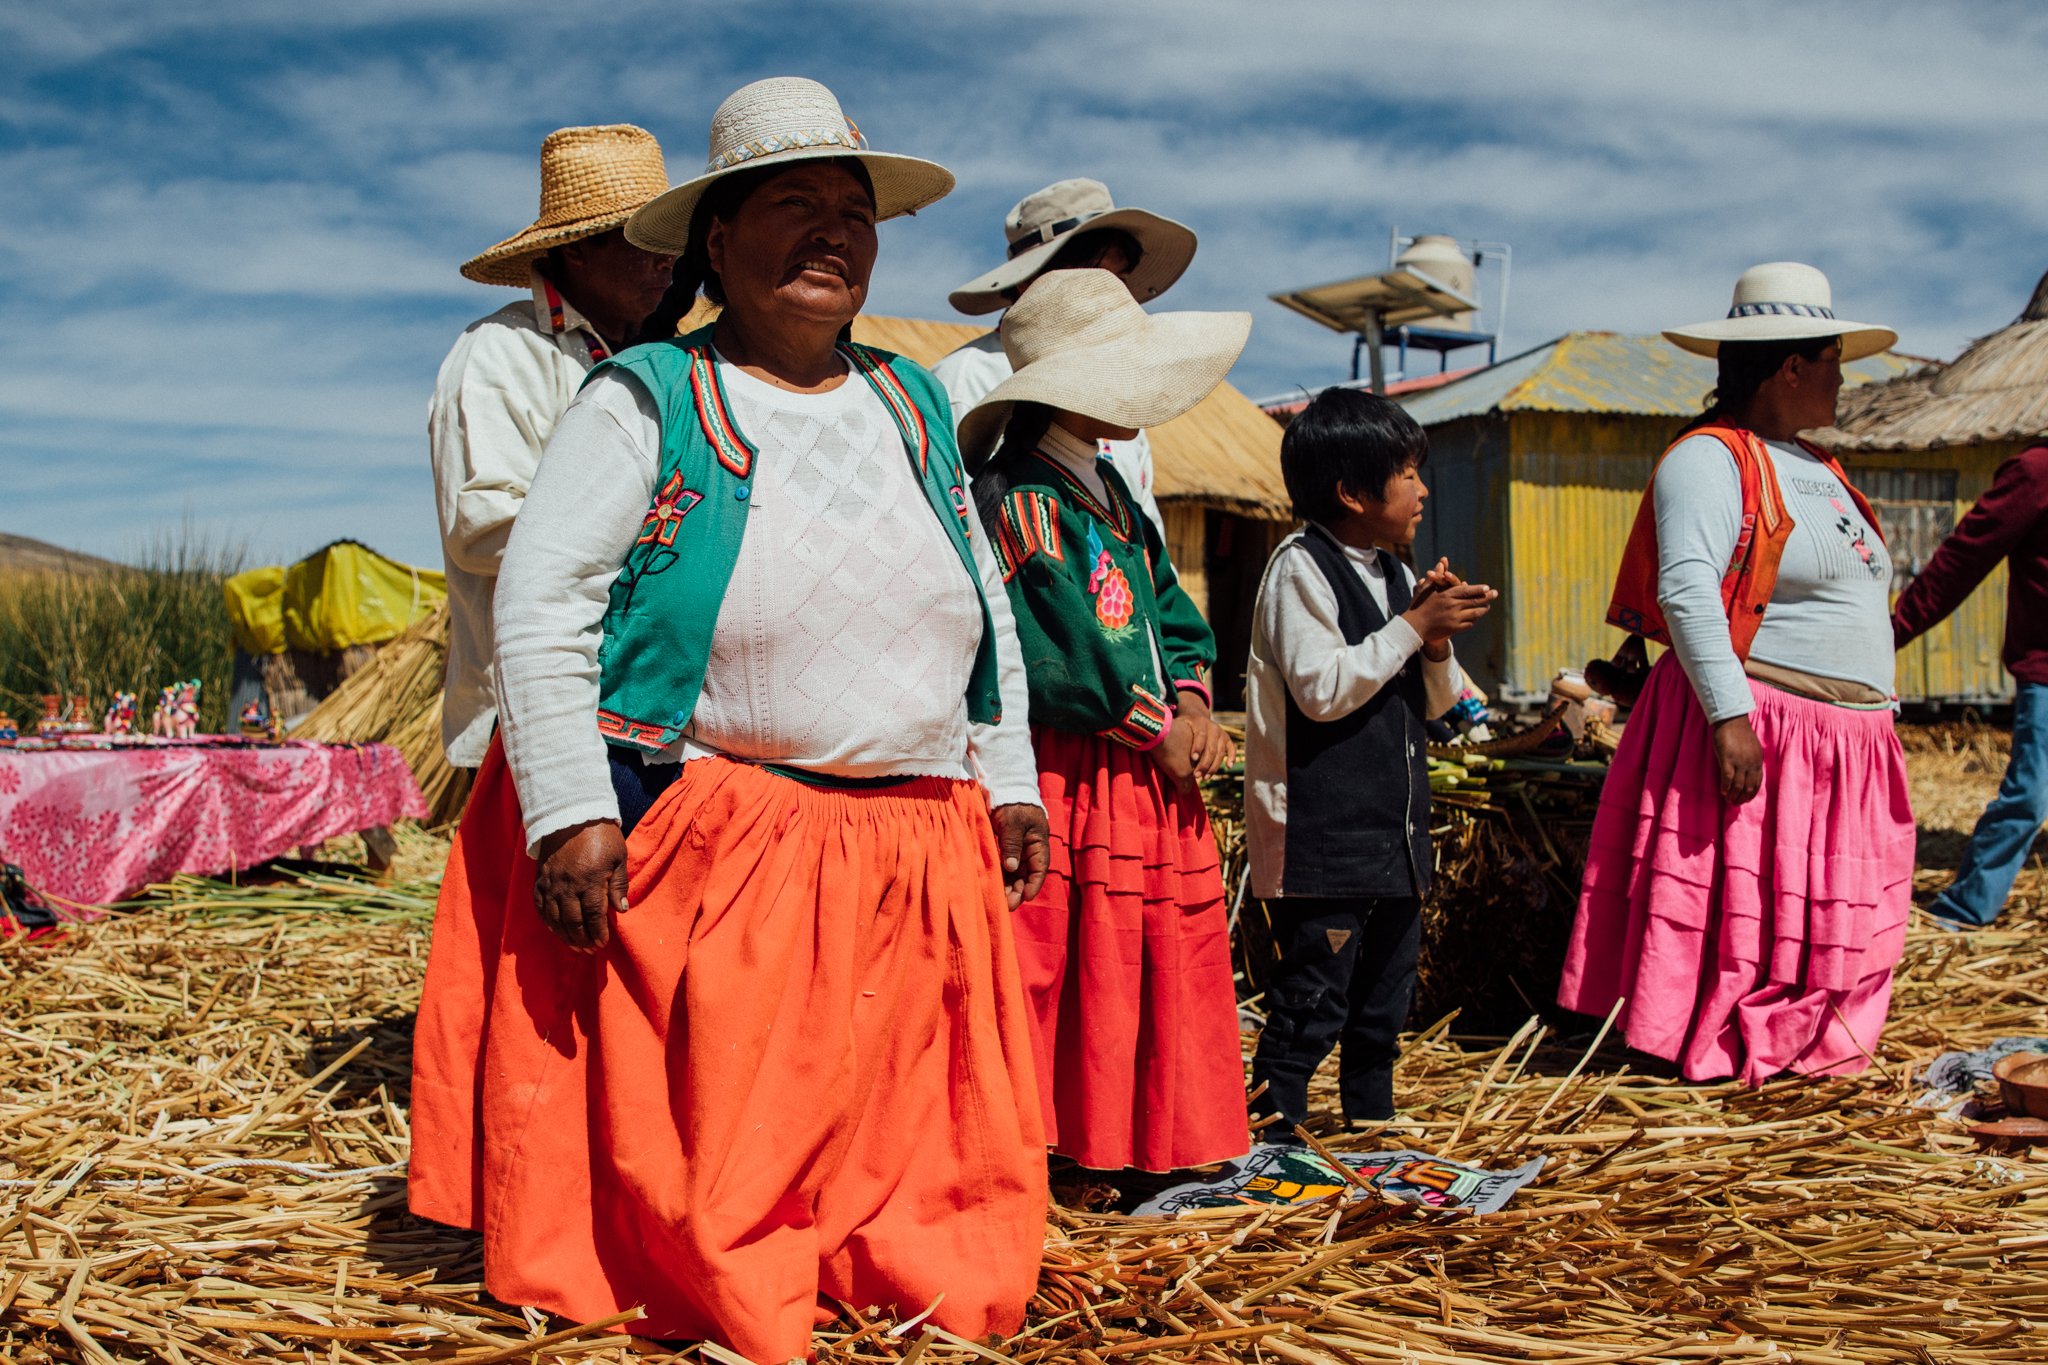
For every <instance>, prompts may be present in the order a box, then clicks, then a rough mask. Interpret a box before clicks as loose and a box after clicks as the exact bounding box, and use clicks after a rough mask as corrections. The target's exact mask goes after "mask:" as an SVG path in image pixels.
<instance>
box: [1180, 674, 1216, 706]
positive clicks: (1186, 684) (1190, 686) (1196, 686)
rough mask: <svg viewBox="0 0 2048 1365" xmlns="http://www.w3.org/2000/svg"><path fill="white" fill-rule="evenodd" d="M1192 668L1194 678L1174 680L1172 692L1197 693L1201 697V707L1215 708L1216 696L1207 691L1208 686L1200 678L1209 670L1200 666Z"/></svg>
mask: <svg viewBox="0 0 2048 1365" xmlns="http://www.w3.org/2000/svg"><path fill="white" fill-rule="evenodd" d="M1193 667H1194V673H1195V676H1194V677H1192V678H1175V679H1174V680H1173V690H1174V691H1176V692H1196V693H1199V694H1200V695H1201V698H1202V703H1203V705H1205V706H1210V707H1213V706H1215V705H1216V694H1215V693H1214V692H1211V691H1210V690H1209V684H1208V683H1207V682H1206V681H1204V680H1203V677H1202V675H1203V674H1204V673H1207V672H1208V671H1209V670H1208V669H1206V668H1204V667H1203V666H1202V665H1200V664H1195V665H1194V666H1193Z"/></svg>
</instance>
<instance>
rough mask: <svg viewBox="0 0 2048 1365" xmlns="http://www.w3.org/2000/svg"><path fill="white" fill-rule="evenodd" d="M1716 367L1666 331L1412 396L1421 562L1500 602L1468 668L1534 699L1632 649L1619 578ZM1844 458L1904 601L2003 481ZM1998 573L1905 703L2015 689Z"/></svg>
mask: <svg viewBox="0 0 2048 1365" xmlns="http://www.w3.org/2000/svg"><path fill="white" fill-rule="evenodd" d="M1924 363H1925V362H1922V361H1919V360H1915V359H1912V358H1910V357H1906V356H1900V355H1896V354H1892V353H1886V354H1883V355H1877V356H1872V357H1870V358H1869V359H1866V360H1859V361H1855V362H1853V363H1851V364H1849V365H1846V366H1844V367H1843V373H1844V377H1845V379H1846V381H1847V384H1848V385H1850V386H1861V385H1866V384H1871V383H1874V382H1882V381H1885V380H1890V379H1894V378H1897V377H1899V376H1901V375H1904V374H1906V373H1908V372H1910V371H1912V370H1915V369H1917V368H1919V367H1920V366H1922V365H1923V364H1924ZM1713 386H1714V364H1713V362H1712V361H1710V360H1706V359H1704V358H1702V357H1699V356H1694V355H1689V354H1687V353H1686V352H1684V351H1681V350H1679V349H1678V348H1677V347H1675V346H1673V345H1671V344H1670V343H1669V342H1666V341H1665V340H1663V339H1662V338H1661V337H1655V336H1623V335H1620V334H1617V333H1613V332H1573V333H1570V334H1568V335H1566V336H1562V337H1559V338H1558V339H1557V340H1555V341H1552V342H1549V343H1547V344H1545V345H1543V346H1539V347H1537V348H1535V349H1534V350H1531V351H1528V352H1525V353H1523V354H1522V355H1518V356H1515V357H1513V358H1512V359H1509V360H1504V361H1502V362H1501V363H1500V364H1498V365H1494V366H1490V367H1488V368H1487V369H1484V370H1480V371H1478V372H1477V373H1474V374H1472V375H1469V376H1466V377H1464V378H1461V379H1457V380H1454V381H1452V382H1451V383H1448V384H1443V385H1440V386H1438V387H1435V388H1432V389H1428V390H1425V391H1422V392H1419V393H1415V394H1413V395H1409V396H1403V397H1402V399H1401V401H1402V402H1403V404H1404V405H1405V406H1406V407H1407V409H1408V410H1409V412H1411V413H1412V414H1414V416H1415V419H1416V420H1417V421H1419V422H1420V423H1422V425H1423V426H1424V427H1425V428H1427V429H1428V431H1429V436H1430V457H1429V470H1428V482H1429V485H1430V490H1431V494H1432V496H1431V497H1430V500H1429V503H1428V507H1427V510H1426V512H1425V515H1424V521H1423V528H1422V532H1421V534H1420V536H1419V538H1418V541H1417V546H1416V560H1417V562H1418V563H1430V562H1433V561H1434V560H1435V558H1436V556H1438V555H1440V554H1441V555H1449V556H1450V559H1451V563H1452V565H1453V566H1454V567H1455V568H1457V569H1458V570H1459V572H1461V573H1463V574H1464V575H1465V576H1466V577H1468V578H1471V579H1474V580H1476V581H1481V582H1486V583H1491V584H1493V585H1494V586H1495V587H1498V588H1499V589H1500V590H1501V602H1500V605H1499V606H1498V607H1496V608H1495V610H1494V611H1493V612H1492V613H1490V614H1489V615H1488V616H1487V618H1486V620H1485V621H1484V622H1483V623H1482V624H1481V625H1480V626H1479V627H1478V628H1477V629H1475V630H1474V631H1472V632H1471V634H1470V635H1468V636H1466V637H1464V638H1462V639H1461V640H1460V641H1459V644H1458V657H1459V660H1460V662H1461V663H1462V664H1463V665H1464V666H1465V668H1466V669H1467V670H1468V671H1469V672H1470V673H1471V675H1472V677H1473V679H1474V680H1475V681H1476V682H1478V683H1479V685H1480V686H1481V687H1483V688H1485V689H1486V690H1487V691H1488V692H1489V693H1491V694H1492V695H1493V696H1495V697H1496V698H1498V699H1501V700H1504V701H1510V702H1529V701H1536V700H1538V699H1540V698H1541V697H1542V696H1544V695H1545V694H1546V693H1547V692H1548V691H1549V686H1550V679H1551V677H1552V676H1553V675H1554V674H1555V673H1556V671H1557V670H1558V669H1560V668H1576V667H1579V666H1580V665H1582V664H1584V663H1585V662H1586V661H1587V660H1588V659H1592V658H1599V657H1604V656H1605V655H1608V654H1611V653H1612V652H1613V651H1614V647H1615V646H1616V645H1617V644H1618V643H1619V642H1620V636H1619V634H1618V633H1617V632H1616V631H1615V630H1614V629H1613V628H1612V627H1611V626H1609V625H1607V624H1606V615H1607V599H1608V595H1609V594H1610V593H1611V592H1612V590H1613V587H1614V571H1615V566H1616V564H1617V562H1618V561H1619V559H1620V557H1621V550H1622V546H1623V545H1624V544H1625V543H1626V542H1627V540H1628V532H1629V526H1630V524H1631V523H1632V521H1633V520H1634V517H1635V512H1636V505H1637V503H1638V502H1639V501H1640V500H1641V498H1642V492H1643V488H1644V487H1645V485H1647V484H1648V482H1649V478H1650V470H1651V468H1652V466H1653V465H1654V463H1655V461H1656V458H1657V456H1658V455H1659V454H1661V453H1662V452H1663V450H1664V448H1665V447H1666V446H1667V445H1669V444H1670V443H1671V438H1672V437H1673V436H1674V435H1675V434H1676V432H1677V430H1678V428H1679V427H1680V426H1682V425H1683V424H1684V423H1685V422H1686V421H1687V420H1688V419H1689V418H1691V417H1692V416H1693V415H1694V414H1696V413H1698V412H1699V410H1700V407H1701V404H1702V402H1703V401H1704V399H1705V397H1706V394H1707V392H1708V391H1709V390H1710V389H1712V388H1713ZM1846 460H1847V463H1848V467H1849V470H1850V473H1851V475H1852V477H1854V478H1855V480H1856V482H1857V485H1858V486H1859V487H1860V488H1862V489H1863V490H1864V492H1865V493H1867V494H1869V495H1870V497H1871V498H1872V501H1873V502H1875V503H1876V504H1877V510H1878V513H1879V517H1880V519H1881V521H1882V522H1883V523H1884V528H1885V533H1886V536H1887V539H1888V541H1889V543H1890V545H1891V548H1892V551H1893V558H1894V560H1895V561H1896V562H1897V563H1898V564H1899V567H1900V576H1899V578H1898V580H1897V581H1895V583H1894V585H1893V587H1894V590H1895V591H1896V590H1898V589H1900V588H1903V587H1904V586H1905V583H1906V581H1908V580H1909V578H1910V575H1911V574H1912V573H1914V572H1917V570H1918V568H1919V566H1920V564H1922V563H1923V562H1924V561H1925V558H1926V556H1927V555H1928V554H1930V553H1932V551H1933V549H1934V546H1935V545H1937V544H1939V543H1940V540H1941V537H1942V536H1943V535H1946V534H1947V532H1948V530H1949V528H1950V527H1951V526H1953V525H1954V521H1955V518H1956V516H1958V515H1959V514H1960V512H1961V511H1962V510H1963V509H1965V508H1967V507H1968V506H1969V504H1970V503H1971V502H1972V501H1974V500H1975V498H1976V497H1977V495H1978V494H1979V493H1980V492H1982V491H1983V489H1984V488H1985V487H1986V486H1987V484H1988V483H1989V481H1990V475H1991V469H1992V467H1993V465H1994V464H1995V460H1993V459H1991V458H1988V457H1987V456H1980V455H1978V454H1975V453H1973V452H1969V451H1958V452H1947V453H1944V455H1943V456H1942V457H1940V458H1938V459H1931V458H1929V457H1928V456H1927V455H1924V454H1915V453H1898V454H1894V453H1889V452H1884V453H1881V452H1867V451H1856V452H1853V453H1848V454H1847V455H1846ZM2003 582H2004V580H2003V577H2002V571H2001V575H2000V576H1997V577H1995V578H1994V580H1992V581H1989V582H1987V583H1986V585H1985V586H1984V587H1983V588H1980V589H1979V590H1978V591H1977V593H1976V594H1975V595H1974V596H1973V597H1972V598H1971V599H1970V601H1969V602H1968V603H1966V604H1965V605H1964V606H1963V608H1962V609H1961V610H1960V611H1958V612H1957V613H1956V615H1955V616H1954V617H1953V618H1951V619H1950V620H1949V621H1948V622H1946V623H1944V624H1943V625H1942V626H1941V627H1940V628H1939V629H1937V630H1935V631H1931V632H1929V634H1928V637H1927V641H1926V643H1925V644H1924V645H1920V644H1916V645H1915V646H1914V647H1913V648H1912V649H1910V650H1908V651H1907V652H1906V654H1904V655H1902V656H1901V658H1900V669H1899V692H1900V695H1901V697H1903V698H1905V699H1907V700H1939V701H1956V702H1960V701H1988V700H1994V699H1998V698H2001V697H2005V696H2008V695H2009V694H2010V683H2009V681H2008V680H2007V679H2006V677H2005V676H2004V673H2003V672H2002V670H2001V669H2000V668H1999V664H1998V650H1999V639H2000V631H2001V626H2002V608H2003V602H2004V588H2003Z"/></svg>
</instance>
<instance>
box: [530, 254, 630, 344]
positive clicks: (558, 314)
mask: <svg viewBox="0 0 2048 1365" xmlns="http://www.w3.org/2000/svg"><path fill="white" fill-rule="evenodd" d="M534 273H535V274H537V275H538V274H540V272H539V271H535V272H534ZM540 287H541V288H542V289H543V290H545V291H546V292H547V300H548V328H549V330H550V331H552V332H554V334H555V335H556V336H560V335H561V334H562V333H564V332H566V331H568V330H569V313H568V309H567V308H566V307H564V306H563V303H562V296H561V295H560V294H559V293H557V292H556V291H555V286H554V282H553V281H552V280H549V279H548V278H547V277H546V276H542V277H541V282H540ZM582 331H583V344H584V345H586V346H588V347H589V348H590V363H591V364H593V365H594V364H596V363H597V362H598V361H600V360H609V359H611V354H612V353H611V352H610V351H608V350H606V349H605V346H604V342H603V341H602V340H601V339H600V338H599V337H598V335H597V333H596V332H595V331H593V330H592V329H590V328H588V327H585V328H583V329H582Z"/></svg>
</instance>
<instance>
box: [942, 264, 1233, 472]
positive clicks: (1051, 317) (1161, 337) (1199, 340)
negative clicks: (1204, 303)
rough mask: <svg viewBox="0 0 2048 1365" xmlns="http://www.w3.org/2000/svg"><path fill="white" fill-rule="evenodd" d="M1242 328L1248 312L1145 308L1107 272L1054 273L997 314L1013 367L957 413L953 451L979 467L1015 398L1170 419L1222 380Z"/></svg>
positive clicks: (1131, 417) (1105, 416) (1143, 423)
mask: <svg viewBox="0 0 2048 1365" xmlns="http://www.w3.org/2000/svg"><path fill="white" fill-rule="evenodd" d="M1251 332H1252V315H1251V314H1250V313H1147V312H1146V311H1145V310H1144V309H1143V308H1141V307H1139V306H1138V302H1137V300H1135V299H1133V298H1132V297H1131V291H1130V289H1129V288H1127V287H1126V286H1125V284H1124V282H1123V281H1122V280H1120V279H1118V278H1117V277H1116V276H1115V275H1112V274H1110V273H1109V272H1108V271H1107V270H1059V271H1055V272H1054V273H1052V274H1050V275H1047V276H1046V277H1045V278H1044V279H1043V280H1040V281H1039V282H1038V283H1037V284H1035V285H1033V286H1031V290H1030V292H1029V293H1027V294H1025V295H1024V297H1023V298H1021V299H1019V300H1017V306H1016V307H1014V308H1012V309H1011V310H1010V311H1009V313H1008V314H1007V315H1005V316H1004V318H1003V350H1004V352H1005V353H1006V354H1007V355H1008V356H1009V357H1010V364H1011V365H1012V366H1013V367H1014V368H1015V373H1013V374H1012V375H1011V376H1010V377H1009V378H1008V379H1005V380H1004V381H1003V382H1002V383H1000V384H998V385H997V386H996V387H995V388H994V389H993V390H992V391H990V393H989V395H988V397H986V398H984V399H982V400H981V401H980V402H979V403H976V404H975V405H974V406H973V407H972V408H969V409H968V410H967V415H966V416H965V417H962V418H961V419H960V431H959V438H960V453H961V454H962V455H963V456H964V457H965V458H966V460H967V467H968V468H969V469H978V468H980V466H981V465H982V464H983V463H985V462H986V461H987V459H988V457H989V456H990V455H993V454H994V453H995V448H996V445H997V443H998V442H1000V441H1001V440H1002V437H1003V428H1004V427H1005V426H1007V425H1008V424H1009V421H1010V412H1011V410H1012V409H1013V408H1014V407H1015V406H1016V405H1017V404H1019V403H1043V404H1045V405H1046V406H1047V407H1051V408H1057V409H1059V410H1061V411H1063V412H1075V413H1079V414H1081V415H1082V416H1083V417H1093V418H1095V419H1096V420H1097V421H1099V422H1107V423H1109V424H1110V425H1112V426H1119V427H1153V426H1158V425H1159V424H1160V423H1161V422H1170V421H1172V420H1173V419H1174V418H1176V417H1178V416H1180V415H1181V414H1182V413H1184V412H1186V411H1187V410H1188V409H1189V408H1192V407H1194V406H1195V404H1197V403H1199V402H1201V401H1202V400H1203V399H1204V398H1207V397H1208V396H1209V393H1210V391H1211V390H1213V389H1214V388H1215V387H1216V386H1217V385H1218V384H1220V383H1222V382H1223V376H1225V375H1226V374H1229V373H1230V367H1231V366H1232V365H1233V364H1235V363H1236V362H1237V357H1238V356H1239V355H1240V354H1241V353H1242V352H1243V351H1244V343H1245V341H1246V339H1247V338H1248V337H1250V336H1251Z"/></svg>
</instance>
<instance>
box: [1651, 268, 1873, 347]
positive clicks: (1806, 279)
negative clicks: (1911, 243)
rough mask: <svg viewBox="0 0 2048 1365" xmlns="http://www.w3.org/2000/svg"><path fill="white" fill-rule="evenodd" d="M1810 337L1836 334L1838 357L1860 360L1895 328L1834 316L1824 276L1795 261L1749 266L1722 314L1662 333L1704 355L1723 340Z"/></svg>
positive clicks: (1673, 343)
mask: <svg viewBox="0 0 2048 1365" xmlns="http://www.w3.org/2000/svg"><path fill="white" fill-rule="evenodd" d="M1811 337H1840V338H1841V339H1842V359H1844V360H1861V359H1862V358H1863V357H1865V356H1869V355H1876V354H1877V353H1878V352H1879V351H1883V350H1887V349H1889V348H1890V347H1891V345H1892V343H1893V342H1895V341H1897V340H1898V339H1899V334H1898V333H1897V332H1894V331H1893V330H1892V329H1891V328H1889V327H1874V326H1872V325H1871V324H1870V323H1867V322H1844V321H1842V320H1841V319H1840V318H1837V317H1836V316H1835V307H1834V294H1833V291H1831V290H1830V289H1829V288H1828V277H1827V276H1825V275H1823V274H1821V273H1820V271H1818V270H1815V269H1814V268H1813V267H1812V266H1810V265H1801V264H1799V263H1798V262H1797V261H1771V262H1769V263H1768V264H1765V265H1753V266H1751V267H1750V268H1749V269H1747V270H1745V271H1743V272H1742V277H1741V278H1740V279H1738V280H1736V281H1735V302H1734V304H1733V305H1732V306H1730V308H1729V309H1728V316H1727V317H1725V318H1722V319H1719V320H1717V321H1714V322H1701V323H1695V324H1694V325H1693V326H1691V327H1673V328H1671V329H1670V330H1669V331H1667V332H1665V333H1664V339H1665V340H1666V341H1669V342H1670V343H1671V344H1672V345H1674V346H1677V347H1678V348H1680V349H1681V350H1686V351H1691V352H1692V353H1693V354H1694V355H1706V356H1711V355H1718V354H1720V351H1721V343H1722V342H1724V341H1800V340H1805V339H1808V338H1811Z"/></svg>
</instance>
